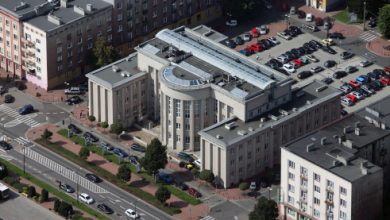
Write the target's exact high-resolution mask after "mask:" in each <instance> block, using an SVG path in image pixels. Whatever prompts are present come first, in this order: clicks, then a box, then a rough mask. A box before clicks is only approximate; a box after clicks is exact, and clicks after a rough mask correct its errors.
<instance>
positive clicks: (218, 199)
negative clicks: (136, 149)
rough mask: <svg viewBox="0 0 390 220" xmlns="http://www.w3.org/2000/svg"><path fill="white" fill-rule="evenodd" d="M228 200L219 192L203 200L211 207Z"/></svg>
mask: <svg viewBox="0 0 390 220" xmlns="http://www.w3.org/2000/svg"><path fill="white" fill-rule="evenodd" d="M226 200H227V199H225V198H224V197H222V196H220V195H217V194H214V195H211V196H209V197H206V198H204V199H202V201H203V202H204V203H206V204H207V205H208V206H209V207H210V208H212V207H215V206H217V205H219V204H221V203H224V202H226Z"/></svg>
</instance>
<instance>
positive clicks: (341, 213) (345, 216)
mask: <svg viewBox="0 0 390 220" xmlns="http://www.w3.org/2000/svg"><path fill="white" fill-rule="evenodd" d="M340 218H342V219H347V213H345V212H343V211H340Z"/></svg>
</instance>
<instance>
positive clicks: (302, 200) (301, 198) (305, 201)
mask: <svg viewBox="0 0 390 220" xmlns="http://www.w3.org/2000/svg"><path fill="white" fill-rule="evenodd" d="M299 201H301V202H303V203H306V204H307V199H306V197H302V196H301V197H300V198H299Z"/></svg>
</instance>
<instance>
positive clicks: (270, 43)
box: [264, 39, 275, 46]
mask: <svg viewBox="0 0 390 220" xmlns="http://www.w3.org/2000/svg"><path fill="white" fill-rule="evenodd" d="M264 42H265V43H268V46H274V45H275V43H274V42H272V41H270V40H268V39H264Z"/></svg>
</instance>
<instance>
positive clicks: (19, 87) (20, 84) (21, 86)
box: [15, 81, 25, 90]
mask: <svg viewBox="0 0 390 220" xmlns="http://www.w3.org/2000/svg"><path fill="white" fill-rule="evenodd" d="M15 86H16V87H17V88H18V90H23V89H24V87H25V86H24V85H23V83H22V82H18V81H16V82H15Z"/></svg>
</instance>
